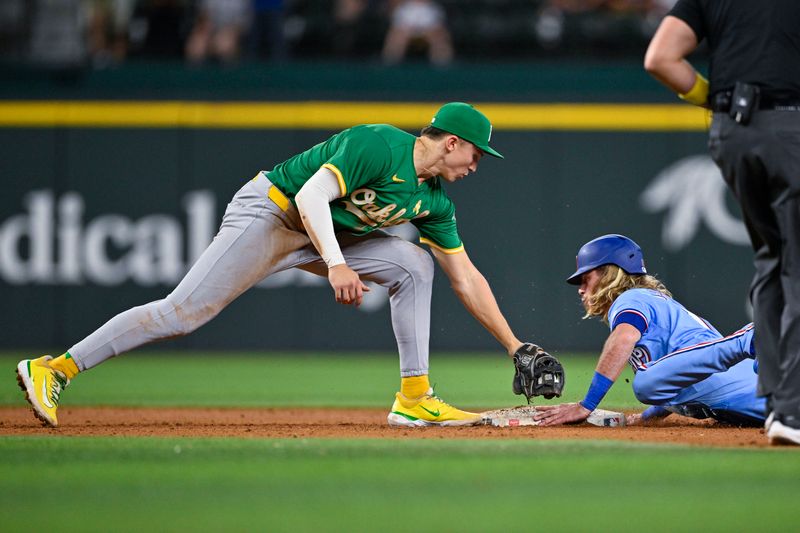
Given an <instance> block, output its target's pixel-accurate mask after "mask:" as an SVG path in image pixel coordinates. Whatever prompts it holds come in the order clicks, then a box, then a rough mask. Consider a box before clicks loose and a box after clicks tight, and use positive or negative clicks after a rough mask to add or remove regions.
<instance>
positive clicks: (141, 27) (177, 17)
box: [130, 0, 187, 59]
mask: <svg viewBox="0 0 800 533" xmlns="http://www.w3.org/2000/svg"><path fill="white" fill-rule="evenodd" d="M186 15H187V5H186V4H185V3H184V1H182V0H137V6H136V9H135V10H134V15H133V19H132V20H131V23H130V41H131V48H132V49H133V48H134V47H135V49H136V52H137V54H140V55H142V56H145V57H149V58H158V59H176V58H180V57H183V43H184V39H185V35H186ZM131 52H133V50H131Z"/></svg>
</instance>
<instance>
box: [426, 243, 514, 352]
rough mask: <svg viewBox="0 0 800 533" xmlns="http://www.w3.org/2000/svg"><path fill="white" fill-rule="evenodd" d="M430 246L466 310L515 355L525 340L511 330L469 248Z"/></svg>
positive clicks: (507, 350)
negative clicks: (447, 250) (450, 249)
mask: <svg viewBox="0 0 800 533" xmlns="http://www.w3.org/2000/svg"><path fill="white" fill-rule="evenodd" d="M431 250H432V251H433V256H434V257H435V258H436V260H437V261H438V262H439V264H440V265H441V267H442V270H444V272H445V274H447V277H448V279H449V280H450V286H451V287H452V288H453V291H454V292H455V293H456V295H457V296H458V299H459V300H461V303H463V304H464V307H466V308H467V311H469V312H470V314H472V316H474V317H475V319H476V320H477V321H478V322H480V323H481V325H482V326H483V327H484V328H486V330H487V331H488V332H489V333H491V334H492V335H494V338H496V339H497V340H498V341H499V342H500V344H502V345H503V346H504V347H505V349H506V352H507V353H508V356H509V357H513V356H514V353H515V352H516V351H517V349H519V347H520V346H522V344H523V343H522V341H520V340H519V339H518V338H517V337H516V336H515V335H514V332H513V331H511V328H510V327H509V325H508V322H507V321H506V319H505V317H504V316H503V313H502V312H501V311H500V307H499V306H498V305H497V300H496V299H495V297H494V294H493V293H492V289H491V288H490V287H489V283H488V282H487V281H486V278H485V277H483V274H481V273H480V271H478V269H477V268H475V265H473V264H472V261H470V259H469V256H468V255H467V252H463V251H462V252H458V253H455V254H446V253H444V252H442V251H441V250H437V249H436V248H432V249H431Z"/></svg>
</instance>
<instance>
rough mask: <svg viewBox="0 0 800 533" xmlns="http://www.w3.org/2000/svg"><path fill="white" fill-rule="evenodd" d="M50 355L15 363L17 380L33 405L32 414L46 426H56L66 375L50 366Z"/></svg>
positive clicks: (66, 382)
mask: <svg viewBox="0 0 800 533" xmlns="http://www.w3.org/2000/svg"><path fill="white" fill-rule="evenodd" d="M51 359H52V357H51V356H49V355H45V356H43V357H40V358H38V359H24V360H22V361H20V362H19V364H18V365H17V382H18V383H19V387H20V388H21V389H22V390H23V391H24V392H25V396H26V398H27V400H28V402H30V404H31V406H33V414H34V415H36V418H38V419H39V420H41V421H42V423H43V424H44V425H46V426H52V427H56V426H58V416H57V415H56V410H57V409H58V400H59V398H60V397H61V391H63V390H64V389H65V388H67V385H69V380H68V379H67V376H65V375H64V374H63V373H61V372H59V371H58V370H54V369H53V368H50V365H49V364H48V361H50V360H51Z"/></svg>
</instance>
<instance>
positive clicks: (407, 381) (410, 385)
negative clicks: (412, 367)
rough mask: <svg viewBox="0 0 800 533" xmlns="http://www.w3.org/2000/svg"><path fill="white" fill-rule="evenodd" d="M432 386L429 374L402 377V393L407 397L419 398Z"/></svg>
mask: <svg viewBox="0 0 800 533" xmlns="http://www.w3.org/2000/svg"><path fill="white" fill-rule="evenodd" d="M430 388H431V384H430V382H429V381H428V376H427V375H424V376H409V377H406V378H400V393H401V394H402V395H403V396H405V397H406V398H419V397H420V396H422V395H423V394H425V393H426V392H428V389H430Z"/></svg>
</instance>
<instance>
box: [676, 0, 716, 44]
mask: <svg viewBox="0 0 800 533" xmlns="http://www.w3.org/2000/svg"><path fill="white" fill-rule="evenodd" d="M667 15H672V16H673V17H676V18H679V19H681V20H682V21H684V22H685V23H686V24H688V25H689V27H690V28H692V31H693V32H694V34H695V36H697V42H700V41H702V40H703V39H704V38H705V36H706V31H705V25H704V24H703V7H702V5H700V0H678V2H677V3H676V4H675V5H674V6H672V9H671V10H670V12H669V13H667Z"/></svg>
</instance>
